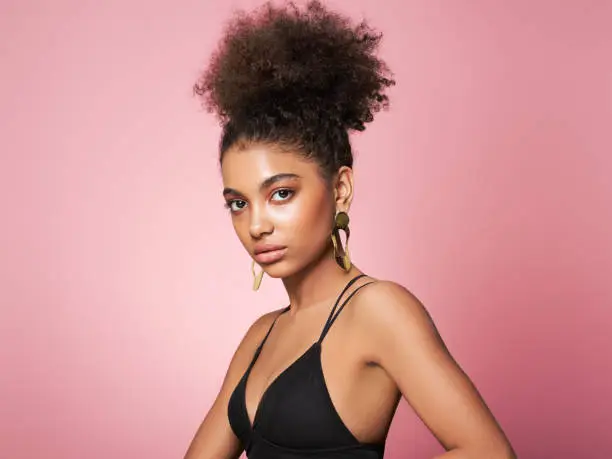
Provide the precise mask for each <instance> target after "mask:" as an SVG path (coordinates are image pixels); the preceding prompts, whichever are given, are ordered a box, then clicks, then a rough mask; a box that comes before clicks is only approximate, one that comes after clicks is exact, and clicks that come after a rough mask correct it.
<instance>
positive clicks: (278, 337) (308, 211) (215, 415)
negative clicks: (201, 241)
mask: <svg viewBox="0 0 612 459" xmlns="http://www.w3.org/2000/svg"><path fill="white" fill-rule="evenodd" d="M222 175H223V184H224V187H225V189H224V198H225V200H226V205H227V206H228V209H229V212H230V215H231V219H232V222H233V226H234V229H235V231H236V234H237V235H238V238H239V239H240V242H241V243H242V245H243V246H244V248H245V249H246V250H247V252H248V253H249V254H250V255H251V256H253V254H254V250H255V245H256V244H257V243H261V242H265V243H271V244H281V245H284V246H286V247H287V249H286V254H285V256H284V257H283V259H281V260H280V261H278V262H276V263H273V264H268V265H264V266H261V268H263V269H264V270H265V272H266V274H267V276H268V277H272V278H280V279H282V281H283V283H284V285H285V288H286V290H287V294H288V297H289V301H290V305H291V307H290V310H289V311H288V312H287V313H286V314H283V315H282V316H280V317H279V318H278V320H277V322H276V325H275V326H274V329H273V330H272V332H271V333H270V336H269V338H268V340H267V341H266V345H265V346H264V348H263V350H262V353H261V355H260V357H259V359H258V360H257V363H256V364H255V365H254V367H253V369H252V372H251V374H250V377H249V380H248V384H247V388H246V405H247V412H248V414H249V418H250V419H251V420H252V419H253V418H254V415H255V412H256V410H257V407H258V404H259V401H260V400H261V396H262V394H263V393H264V391H265V390H266V388H267V387H269V385H270V383H271V382H272V381H273V380H274V379H276V377H278V375H279V374H281V373H282V372H283V371H284V370H285V369H286V368H287V367H288V366H289V365H291V363H293V362H294V361H295V360H296V359H297V358H298V357H299V356H300V355H301V354H302V353H303V352H304V351H305V350H306V349H307V348H308V347H310V346H311V345H312V343H313V342H314V341H316V340H317V339H318V337H319V334H320V333H321V330H322V328H323V324H324V323H325V320H326V319H327V316H328V314H329V312H330V308H331V306H332V304H333V302H334V300H335V298H336V297H337V295H338V294H339V292H340V291H341V290H342V288H343V287H344V285H346V283H347V282H348V281H349V280H350V279H351V278H353V277H354V276H356V275H358V274H361V273H362V272H361V271H360V270H359V269H358V268H357V267H356V266H355V265H353V267H352V268H351V270H350V272H348V273H346V272H344V271H343V270H342V269H340V267H339V266H338V264H337V263H336V261H335V260H334V257H333V246H332V244H331V238H330V235H331V229H332V224H333V217H334V215H335V213H336V211H345V212H347V213H348V212H349V209H350V205H351V202H352V199H353V193H354V177H353V171H352V169H351V168H349V167H342V168H341V169H340V170H339V171H338V172H337V173H336V175H335V176H334V177H333V180H332V183H331V184H330V183H328V182H326V180H325V179H324V178H323V176H322V174H321V171H320V168H319V166H318V165H317V164H316V163H315V162H313V161H312V160H309V159H307V158H305V157H304V156H302V155H300V154H299V153H298V152H294V151H286V150H285V149H281V148H279V147H277V146H275V145H269V144H248V143H242V144H238V145H236V146H235V147H234V148H232V149H230V150H229V151H227V152H226V153H225V155H224V158H223V163H222ZM268 280H269V279H268ZM371 280H372V278H368V277H365V278H362V279H359V281H357V282H356V283H355V284H354V285H353V287H352V288H351V291H352V289H354V288H357V287H358V286H359V285H362V284H363V283H366V282H368V281H371ZM264 282H266V280H265V279H264ZM348 293H350V292H347V294H345V295H348ZM345 297H346V296H345ZM279 312H280V309H279V310H276V311H273V312H270V313H267V314H264V315H263V316H261V317H260V318H258V319H257V320H256V321H255V322H254V323H253V324H252V325H251V327H250V328H249V329H248V331H247V332H246V334H245V335H244V337H243V339H242V341H241V342H240V344H239V346H238V348H237V349H236V351H235V353H234V356H233V357H232V360H231V362H230V364H229V368H228V370H227V373H226V375H225V378H224V380H223V383H222V385H221V389H220V391H219V393H218V395H217V397H216V399H215V401H214V403H213V405H212V407H211V409H210V410H209V412H208V413H207V414H206V416H205V418H204V420H203V422H202V423H201V425H200V426H199V428H198V430H197V432H196V434H195V436H194V438H193V440H192V442H191V445H190V446H189V449H188V451H187V453H186V455H185V459H220V458H221V459H231V458H238V457H239V456H240V454H241V453H242V447H241V445H240V443H239V441H238V439H237V438H236V436H235V435H234V433H233V432H232V430H231V428H230V425H229V421H228V418H227V405H228V402H229V397H230V395H231V393H232V391H233V390H234V388H235V387H236V385H237V384H238V381H239V380H240V378H241V377H242V375H243V374H244V372H245V370H246V368H247V367H248V365H249V363H250V361H251V359H252V357H253V354H254V352H255V349H256V348H257V346H258V344H259V343H260V342H261V340H262V339H263V337H264V335H265V334H266V332H267V331H268V329H269V327H270V325H271V324H272V321H273V320H274V319H275V317H277V315H278V314H279ZM321 361H322V366H323V372H324V375H325V379H326V382H327V386H328V390H329V393H330V396H331V398H332V401H333V404H334V406H335V408H336V410H337V411H338V413H339V415H340V417H341V418H342V420H343V421H344V423H345V424H346V426H347V427H348V428H349V429H350V430H351V432H352V433H353V434H354V436H355V437H356V438H357V439H359V440H360V441H362V442H368V443H370V442H380V441H382V440H384V438H385V437H386V435H387V432H388V430H389V426H390V424H391V420H392V419H393V415H394V413H395V410H396V408H397V405H398V403H399V401H400V399H401V398H402V396H403V397H404V398H405V399H406V400H407V402H408V403H409V404H410V406H411V407H412V408H413V409H414V411H415V412H416V413H417V415H418V416H419V417H420V418H421V419H422V420H423V422H424V423H425V425H426V426H427V427H428V428H429V429H430V431H431V432H432V434H433V435H435V437H436V438H437V439H438V440H439V441H440V443H441V444H442V445H443V447H444V448H445V450H446V451H447V452H445V453H444V454H442V455H440V456H437V457H436V458H433V459H514V458H516V454H515V453H514V451H513V449H512V447H511V445H510V443H509V441H508V439H507V437H506V435H505V434H504V432H503V431H502V429H501V427H500V426H499V424H498V423H497V421H496V420H495V418H494V416H493V414H492V413H491V412H490V410H489V409H488V407H487V405H486V404H485V402H484V400H483V399H482V397H481V396H480V394H479V393H478V391H477V389H476V388H475V386H474V385H473V383H472V382H471V381H470V379H469V377H468V376H467V375H466V374H465V372H464V371H463V370H462V369H461V367H460V366H459V364H458V363H457V362H456V361H455V360H454V358H453V357H452V355H451V354H450V352H449V351H448V349H447V348H446V346H445V345H444V342H443V341H442V339H441V337H440V335H439V333H438V331H437V329H436V327H435V325H434V323H433V321H432V319H431V317H430V316H429V314H428V313H427V311H426V309H425V307H424V306H423V304H422V303H421V302H420V301H419V300H418V298H416V297H415V295H413V294H412V293H411V292H410V291H408V290H407V289H406V288H404V287H402V286H401V285H399V284H396V283H394V282H391V281H383V280H377V282H375V283H373V284H370V285H368V286H366V287H364V288H362V289H361V290H360V291H359V292H358V293H357V294H356V295H355V296H354V297H353V299H352V300H351V301H350V302H349V303H348V304H347V305H346V307H345V308H344V309H343V311H342V314H341V315H340V316H338V319H337V320H336V321H335V323H334V325H333V327H332V328H331V329H330V331H329V333H328V335H327V337H326V338H325V341H323V345H322V353H321Z"/></svg>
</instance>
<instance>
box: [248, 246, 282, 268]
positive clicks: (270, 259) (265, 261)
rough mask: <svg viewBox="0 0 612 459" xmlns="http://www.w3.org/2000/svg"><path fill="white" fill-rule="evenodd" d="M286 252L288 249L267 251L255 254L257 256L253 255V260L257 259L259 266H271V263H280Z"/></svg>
mask: <svg viewBox="0 0 612 459" xmlns="http://www.w3.org/2000/svg"><path fill="white" fill-rule="evenodd" d="M286 251H287V248H286V247H282V248H277V249H272V250H265V251H263V252H258V253H255V255H253V258H255V261H256V262H257V263H259V264H262V265H269V264H271V263H276V262H277V261H280V260H281V259H282V258H283V257H284V256H285V252H286Z"/></svg>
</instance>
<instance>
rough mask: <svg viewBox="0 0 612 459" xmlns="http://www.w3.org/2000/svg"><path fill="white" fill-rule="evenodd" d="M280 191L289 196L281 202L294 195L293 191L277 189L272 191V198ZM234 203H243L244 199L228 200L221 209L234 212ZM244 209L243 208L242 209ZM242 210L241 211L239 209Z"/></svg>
mask: <svg viewBox="0 0 612 459" xmlns="http://www.w3.org/2000/svg"><path fill="white" fill-rule="evenodd" d="M280 191H286V192H288V193H289V196H287V197H286V198H284V199H281V200H280V201H281V202H284V201H288V200H289V199H291V198H292V197H293V195H294V194H295V191H293V190H290V189H289V188H279V189H278V190H274V193H272V196H274V195H275V194H276V193H278V192H280ZM234 202H245V201H244V199H230V200H229V201H226V202H225V204H224V205H223V207H225V208H226V209H228V210H229V211H230V212H234V211H233V210H232V203H234ZM243 208H244V207H243ZM240 210H242V209H240Z"/></svg>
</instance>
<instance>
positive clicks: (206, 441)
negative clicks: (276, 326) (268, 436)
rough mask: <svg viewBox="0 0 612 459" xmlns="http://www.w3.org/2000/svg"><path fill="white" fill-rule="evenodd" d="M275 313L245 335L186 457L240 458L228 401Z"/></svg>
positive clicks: (268, 315)
mask: <svg viewBox="0 0 612 459" xmlns="http://www.w3.org/2000/svg"><path fill="white" fill-rule="evenodd" d="M276 314H277V313H276V312H272V313H268V314H265V315H263V316H262V317H260V318H259V319H257V321H255V323H253V325H251V327H250V328H249V330H248V331H247V333H246V334H245V335H244V337H243V338H242V341H241V342H240V344H239V345H238V348H237V349H236V351H235V352H234V355H233V357H232V360H231V362H230V364H229V368H228V370H227V372H226V374H225V378H224V379H223V383H222V385H221V389H220V390H219V393H218V394H217V397H216V398H215V401H214V403H213V405H212V407H211V409H210V410H209V411H208V413H207V414H206V416H205V417H204V420H203V421H202V423H201V424H200V426H199V428H198V430H197V432H196V433H195V436H194V438H193V440H192V441H191V444H190V445H189V448H188V450H187V452H186V454H185V457H184V459H237V458H238V457H239V456H240V454H241V453H242V450H243V449H242V446H241V445H240V442H239V440H238V438H236V436H235V435H234V432H233V431H232V429H231V427H230V424H229V421H228V419H227V404H228V402H229V398H230V395H231V393H232V391H233V390H234V388H235V387H236V385H237V384H238V381H239V380H240V378H242V375H243V374H244V372H245V370H246V368H247V367H248V365H249V363H250V362H251V358H252V357H253V354H254V353H255V349H256V348H257V345H258V343H259V341H260V340H261V339H262V338H263V335H264V334H265V332H266V330H267V329H268V327H269V326H270V324H271V323H272V320H274V317H275V315H276Z"/></svg>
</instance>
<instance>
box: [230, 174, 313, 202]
mask: <svg viewBox="0 0 612 459" xmlns="http://www.w3.org/2000/svg"><path fill="white" fill-rule="evenodd" d="M299 178H301V177H300V176H299V175H297V174H290V173H283V174H276V175H272V176H270V177H268V178H267V179H265V180H264V181H263V182H261V184H260V185H259V189H260V190H263V189H265V188H268V187H269V186H270V185H273V184H274V183H276V182H280V181H281V180H287V179H299ZM228 194H237V195H240V196H242V193H241V192H239V191H238V190H235V189H233V188H223V196H225V195H228Z"/></svg>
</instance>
